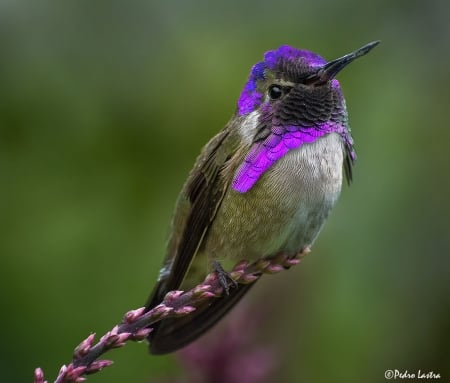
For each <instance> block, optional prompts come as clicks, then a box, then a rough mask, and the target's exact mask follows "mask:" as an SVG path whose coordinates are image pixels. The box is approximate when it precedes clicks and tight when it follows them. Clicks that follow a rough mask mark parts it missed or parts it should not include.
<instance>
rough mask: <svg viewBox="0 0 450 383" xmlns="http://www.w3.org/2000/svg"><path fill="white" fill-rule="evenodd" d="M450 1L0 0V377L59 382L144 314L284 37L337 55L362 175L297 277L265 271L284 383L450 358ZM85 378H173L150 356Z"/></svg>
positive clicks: (130, 351)
mask: <svg viewBox="0 0 450 383" xmlns="http://www.w3.org/2000/svg"><path fill="white" fill-rule="evenodd" d="M449 14H450V3H449V2H448V1H444V0H442V1H439V0H437V1H430V2H425V1H417V2H410V1H388V0H385V1H378V2H377V1H374V2H361V1H357V0H342V1H332V0H327V1H321V0H319V1H293V0H292V1H290V0H280V1H273V0H272V1H267V0H260V1H258V2H256V1H253V2H252V1H248V0H241V1H227V2H216V3H212V2H208V1H205V0H202V1H195V2H193V1H185V2H183V1H173V0H170V1H164V2H156V1H154V2H152V1H139V0H133V1H83V0H82V1H77V2H74V1H66V2H63V1H56V0H47V1H40V2H37V1H31V0H28V1H26V0H22V1H8V0H5V1H1V2H0V185H1V186H0V238H1V240H0V261H1V264H0V291H1V293H0V307H1V316H0V328H1V329H2V335H1V347H0V380H1V381H2V382H31V381H32V379H33V377H32V374H33V371H34V368H35V367H38V366H40V367H42V368H43V369H44V372H45V373H46V378H47V379H48V380H49V381H52V380H53V379H54V378H55V377H56V374H57V371H58V369H59V367H60V366H61V364H63V363H68V362H69V361H70V359H71V354H72V350H73V348H74V347H75V346H76V345H77V344H78V343H79V342H80V341H81V340H82V339H84V338H85V337H86V336H87V335H88V334H89V333H90V332H97V334H99V335H101V334H102V333H104V332H106V331H107V330H108V329H110V328H111V327H112V326H113V325H114V324H115V323H117V322H118V321H119V320H120V319H121V316H122V314H123V313H124V312H125V311H127V310H129V309H132V308H136V307H140V306H141V305H142V304H143V303H144V302H145V300H146V298H147V294H148V293H149V292H150V290H151V288H152V285H153V282H154V280H155V278H156V275H157V272H158V269H159V265H160V262H161V259H162V257H163V255H164V248H165V240H166V236H167V228H168V226H169V222H170V217H171V213H172V208H173V206H174V202H175V199H176V196H177V194H178V192H179V189H180V188H181V186H182V184H183V182H184V179H185V177H186V175H187V173H188V171H189V169H190V168H191V166H192V164H193V162H194V160H195V158H196V156H197V154H198V152H199V150H200V148H201V146H202V145H203V144H204V143H206V141H207V140H208V139H209V138H210V137H212V136H213V135H214V134H215V133H216V132H218V131H219V130H220V129H221V128H222V127H223V125H224V124H225V123H226V122H227V120H228V118H229V117H230V116H231V115H232V113H233V112H234V108H235V105H236V100H237V97H238V95H239V93H240V90H241V88H242V86H243V85H244V83H245V80H246V78H247V75H248V73H249V70H250V67H251V66H252V65H253V64H254V63H255V62H257V61H259V60H260V59H261V57H262V55H263V53H264V52H265V51H267V50H269V49H273V48H276V47H278V46H279V45H282V44H290V45H293V46H296V47H299V48H306V49H310V50H313V51H316V52H318V53H320V54H321V55H323V56H324V57H325V58H327V59H333V58H336V57H338V56H341V55H343V54H345V53H348V52H349V51H351V50H353V49H356V48H358V47H360V46H361V45H363V44H365V43H367V42H369V41H372V40H376V39H380V40H382V43H381V44H380V46H379V47H377V48H376V49H375V50H374V51H373V52H371V53H370V54H369V55H368V56H366V57H364V58H363V59H360V60H358V61H357V62H355V63H354V64H352V65H351V66H349V67H348V68H347V69H346V70H345V71H344V72H342V73H341V74H340V75H339V80H340V82H341V84H342V87H343V90H344V93H345V95H346V100H347V106H348V110H349V114H350V123H351V126H352V128H353V135H354V138H355V141H356V149H357V152H358V162H357V166H356V168H355V174H354V183H353V185H352V186H351V187H350V188H348V187H344V188H343V193H342V198H341V200H340V201H339V203H338V206H337V207H336V209H335V210H334V211H333V214H332V215H331V217H330V219H329V222H328V223H327V225H326V227H325V229H324V231H323V232H322V234H321V236H320V237H319V239H318V241H317V242H316V245H315V247H314V249H313V250H314V251H313V253H312V254H311V255H310V256H308V257H307V258H306V259H305V261H304V262H302V263H301V265H300V266H298V267H295V268H293V269H292V270H290V271H287V272H283V273H281V274H279V275H276V276H266V277H265V278H264V281H261V282H260V283H259V285H258V286H257V287H255V289H254V292H252V293H253V297H255V299H256V298H257V297H258V295H259V296H264V297H265V298H266V299H265V300H264V302H266V304H267V305H273V308H272V310H271V311H270V312H271V313H272V315H271V316H270V317H269V318H266V320H267V321H268V324H267V326H269V329H268V330H267V329H266V332H267V333H268V334H269V339H268V340H267V344H268V347H269V345H270V347H272V346H273V347H276V348H277V349H278V350H279V354H280V356H281V358H280V359H281V360H280V365H279V371H278V376H279V378H278V379H277V380H278V381H280V382H383V381H385V378H384V371H385V370H387V369H398V370H400V371H405V370H408V371H409V372H410V373H412V372H417V370H419V369H420V370H422V371H426V372H428V371H434V372H435V373H440V374H441V375H442V376H444V378H445V379H449V374H450V370H449V368H450V367H449V366H450V350H449V344H450V299H449V297H450V283H449V282H450V257H449V255H450V230H449V229H450V224H449V223H450V199H449V196H450V150H449V145H450V128H449V117H448V112H449V106H450V94H449V89H450V74H449V73H450V71H449V69H450V49H449V47H450V23H449V22H448V16H449ZM106 357H107V358H111V359H113V360H114V361H115V364H114V365H113V366H112V367H110V368H108V369H106V370H104V371H102V372H101V373H99V374H97V375H95V376H91V377H89V381H92V382H98V383H100V382H112V383H114V382H158V381H162V380H161V379H163V378H169V377H173V376H174V375H181V374H182V371H181V370H179V369H178V367H177V364H176V362H175V361H174V358H173V356H171V355H169V356H163V357H161V356H160V357H155V356H149V355H148V353H147V347H146V345H145V343H142V344H129V345H127V346H126V347H125V348H124V349H121V350H116V351H113V352H112V353H111V354H109V355H107V356H106Z"/></svg>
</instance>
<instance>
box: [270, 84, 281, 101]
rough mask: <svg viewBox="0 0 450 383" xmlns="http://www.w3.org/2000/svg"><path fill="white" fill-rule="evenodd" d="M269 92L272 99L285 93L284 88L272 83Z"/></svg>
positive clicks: (276, 98)
mask: <svg viewBox="0 0 450 383" xmlns="http://www.w3.org/2000/svg"><path fill="white" fill-rule="evenodd" d="M268 94H269V97H270V99H271V100H278V99H279V98H281V96H282V95H283V89H282V88H281V87H280V86H278V85H271V86H270V88H269V91H268Z"/></svg>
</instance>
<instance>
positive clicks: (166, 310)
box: [149, 303, 173, 319]
mask: <svg viewBox="0 0 450 383" xmlns="http://www.w3.org/2000/svg"><path fill="white" fill-rule="evenodd" d="M172 311H173V308H172V307H167V306H166V305H165V304H164V303H161V304H159V305H158V306H156V307H154V308H152V309H151V310H150V311H149V313H151V314H152V316H154V317H155V319H157V318H162V317H165V316H166V315H169V314H170V313H171V312H172Z"/></svg>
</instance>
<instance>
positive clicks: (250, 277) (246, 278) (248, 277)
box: [238, 274, 259, 284]
mask: <svg viewBox="0 0 450 383" xmlns="http://www.w3.org/2000/svg"><path fill="white" fill-rule="evenodd" d="M258 278H259V276H258V275H255V274H244V275H243V276H242V277H241V278H239V279H238V282H240V283H245V284H247V283H253V282H255V281H256V280H257V279H258Z"/></svg>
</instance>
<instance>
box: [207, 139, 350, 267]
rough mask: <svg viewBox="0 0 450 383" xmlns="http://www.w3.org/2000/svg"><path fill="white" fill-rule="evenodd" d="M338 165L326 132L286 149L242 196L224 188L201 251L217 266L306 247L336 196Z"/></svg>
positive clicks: (339, 157) (336, 145)
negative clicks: (294, 147) (219, 204)
mask: <svg viewBox="0 0 450 383" xmlns="http://www.w3.org/2000/svg"><path fill="white" fill-rule="evenodd" d="M342 163H343V145H342V141H341V138H340V136H339V135H337V134H335V133H332V134H330V135H327V136H325V137H322V138H320V139H318V140H317V141H316V142H314V143H312V144H305V145H303V146H301V147H300V148H298V149H295V150H291V151H289V152H288V153H287V154H286V155H285V156H284V157H283V158H281V159H280V160H278V161H277V162H276V163H275V164H274V165H273V166H272V167H271V168H270V169H269V170H268V171H267V172H266V173H265V174H264V175H263V176H262V177H261V178H260V179H259V180H258V182H257V183H256V184H255V185H254V187H253V188H252V189H250V190H249V191H248V192H247V193H239V192H236V191H234V190H232V189H231V187H230V189H229V190H228V192H227V194H226V195H225V197H224V199H223V201H222V204H221V206H220V209H219V211H218V212H217V215H216V217H215V220H214V223H213V224H212V226H211V228H210V231H209V232H208V234H207V238H206V241H205V244H204V246H203V247H202V249H201V252H203V253H204V254H205V255H208V257H213V258H215V259H218V260H219V261H222V262H223V261H224V260H227V259H230V260H233V259H234V260H236V259H247V260H256V259H258V258H260V257H262V256H270V255H274V254H276V253H278V252H280V251H283V252H287V253H288V254H290V255H295V254H296V253H298V252H299V251H301V250H302V249H303V248H305V247H307V246H310V245H311V244H312V243H313V242H314V240H315V238H316V237H317V235H318V233H319V231H320V229H321V227H322V225H323V223H324V222H325V219H326V218H327V216H328V214H329V212H330V209H331V208H332V207H333V206H334V204H335V202H336V200H337V198H338V196H339V193H340V190H341V184H342Z"/></svg>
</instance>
